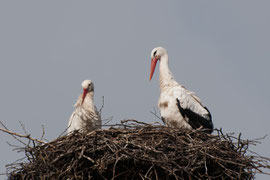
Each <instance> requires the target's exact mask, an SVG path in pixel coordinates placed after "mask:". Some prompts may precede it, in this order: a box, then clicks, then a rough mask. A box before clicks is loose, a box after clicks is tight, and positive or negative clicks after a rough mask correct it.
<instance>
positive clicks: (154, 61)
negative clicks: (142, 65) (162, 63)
mask: <svg viewBox="0 0 270 180" xmlns="http://www.w3.org/2000/svg"><path fill="white" fill-rule="evenodd" d="M156 64H157V59H156V58H152V60H151V69H150V81H151V79H152V77H153V74H154V72H155V68H156Z"/></svg>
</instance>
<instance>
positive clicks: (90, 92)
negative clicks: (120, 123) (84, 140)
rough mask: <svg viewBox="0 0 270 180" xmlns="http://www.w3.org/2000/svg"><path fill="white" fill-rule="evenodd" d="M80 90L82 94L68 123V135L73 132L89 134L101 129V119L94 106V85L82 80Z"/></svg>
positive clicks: (89, 81)
mask: <svg viewBox="0 0 270 180" xmlns="http://www.w3.org/2000/svg"><path fill="white" fill-rule="evenodd" d="M82 88H83V93H82V94H81V95H80V96H79V98H78V100H77V102H76V104H75V110H74V111H73V113H72V114H71V117H70V119H69V122H68V129H67V133H68V134H69V133H70V132H72V131H75V130H80V131H81V132H90V131H93V130H94V129H99V128H101V117H100V114H99V112H98V111H97V108H96V106H95V104H94V84H93V82H92V81H91V80H84V81H83V82H82Z"/></svg>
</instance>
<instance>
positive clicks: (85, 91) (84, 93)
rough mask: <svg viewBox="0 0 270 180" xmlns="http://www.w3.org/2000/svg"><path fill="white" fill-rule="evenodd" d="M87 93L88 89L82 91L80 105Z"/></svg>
mask: <svg viewBox="0 0 270 180" xmlns="http://www.w3.org/2000/svg"><path fill="white" fill-rule="evenodd" d="M87 93H88V89H83V95H82V104H83V101H84V99H85V96H86V94H87Z"/></svg>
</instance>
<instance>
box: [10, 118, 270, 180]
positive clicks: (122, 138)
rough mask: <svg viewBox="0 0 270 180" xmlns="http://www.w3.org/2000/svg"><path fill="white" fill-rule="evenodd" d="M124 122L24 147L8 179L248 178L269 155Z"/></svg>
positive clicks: (214, 138)
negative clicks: (21, 160)
mask: <svg viewBox="0 0 270 180" xmlns="http://www.w3.org/2000/svg"><path fill="white" fill-rule="evenodd" d="M215 131H216V132H217V135H210V134H207V133H204V132H203V131H195V130H184V129H181V130H179V129H173V128H168V127H164V126H161V125H149V124H145V123H143V124H141V123H138V122H137V121H125V122H123V123H122V124H120V125H116V126H112V127H111V128H110V129H102V130H96V131H93V132H90V133H88V134H82V133H80V132H74V133H72V134H70V135H68V136H63V137H60V138H58V139H56V140H54V141H52V142H49V143H45V144H42V145H38V146H35V147H27V148H25V153H26V156H27V158H28V161H29V162H26V163H17V164H13V165H11V166H10V167H9V171H10V173H9V178H10V179H91V178H92V179H253V178H254V175H255V173H256V171H261V170H260V168H262V167H267V168H269V166H268V165H267V163H268V162H269V159H265V158H262V157H257V156H250V155H247V153H246V152H247V149H248V145H249V143H252V142H251V141H246V140H241V139H240V136H239V137H234V136H232V135H224V134H223V133H222V131H221V130H215Z"/></svg>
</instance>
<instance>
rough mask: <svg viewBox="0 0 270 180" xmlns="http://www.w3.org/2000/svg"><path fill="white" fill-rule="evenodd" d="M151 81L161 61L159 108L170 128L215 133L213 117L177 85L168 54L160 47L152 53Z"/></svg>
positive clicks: (194, 97) (185, 90) (195, 97)
mask: <svg viewBox="0 0 270 180" xmlns="http://www.w3.org/2000/svg"><path fill="white" fill-rule="evenodd" d="M151 58H152V61H151V72H150V80H151V78H152V76H153V73H154V70H155V66H156V63H157V61H158V60H159V61H160V76H159V80H160V91H161V93H160V97H159V101H158V107H159V110H160V114H161V117H162V120H163V122H164V123H165V124H166V125H167V126H169V127H175V128H187V129H197V128H205V129H208V131H207V132H210V133H211V132H212V131H213V123H212V117H211V114H210V112H209V110H208V109H207V108H206V107H205V106H203V105H202V103H201V101H200V99H199V98H198V97H197V96H196V95H195V94H194V93H193V92H191V91H189V90H187V89H185V88H184V87H183V86H182V85H180V84H179V83H177V82H176V81H175V80H174V78H173V75H172V73H171V71H170V70H169V67H168V53H167V51H166V50H165V49H164V48H162V47H158V48H155V49H153V51H152V52H151Z"/></svg>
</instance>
